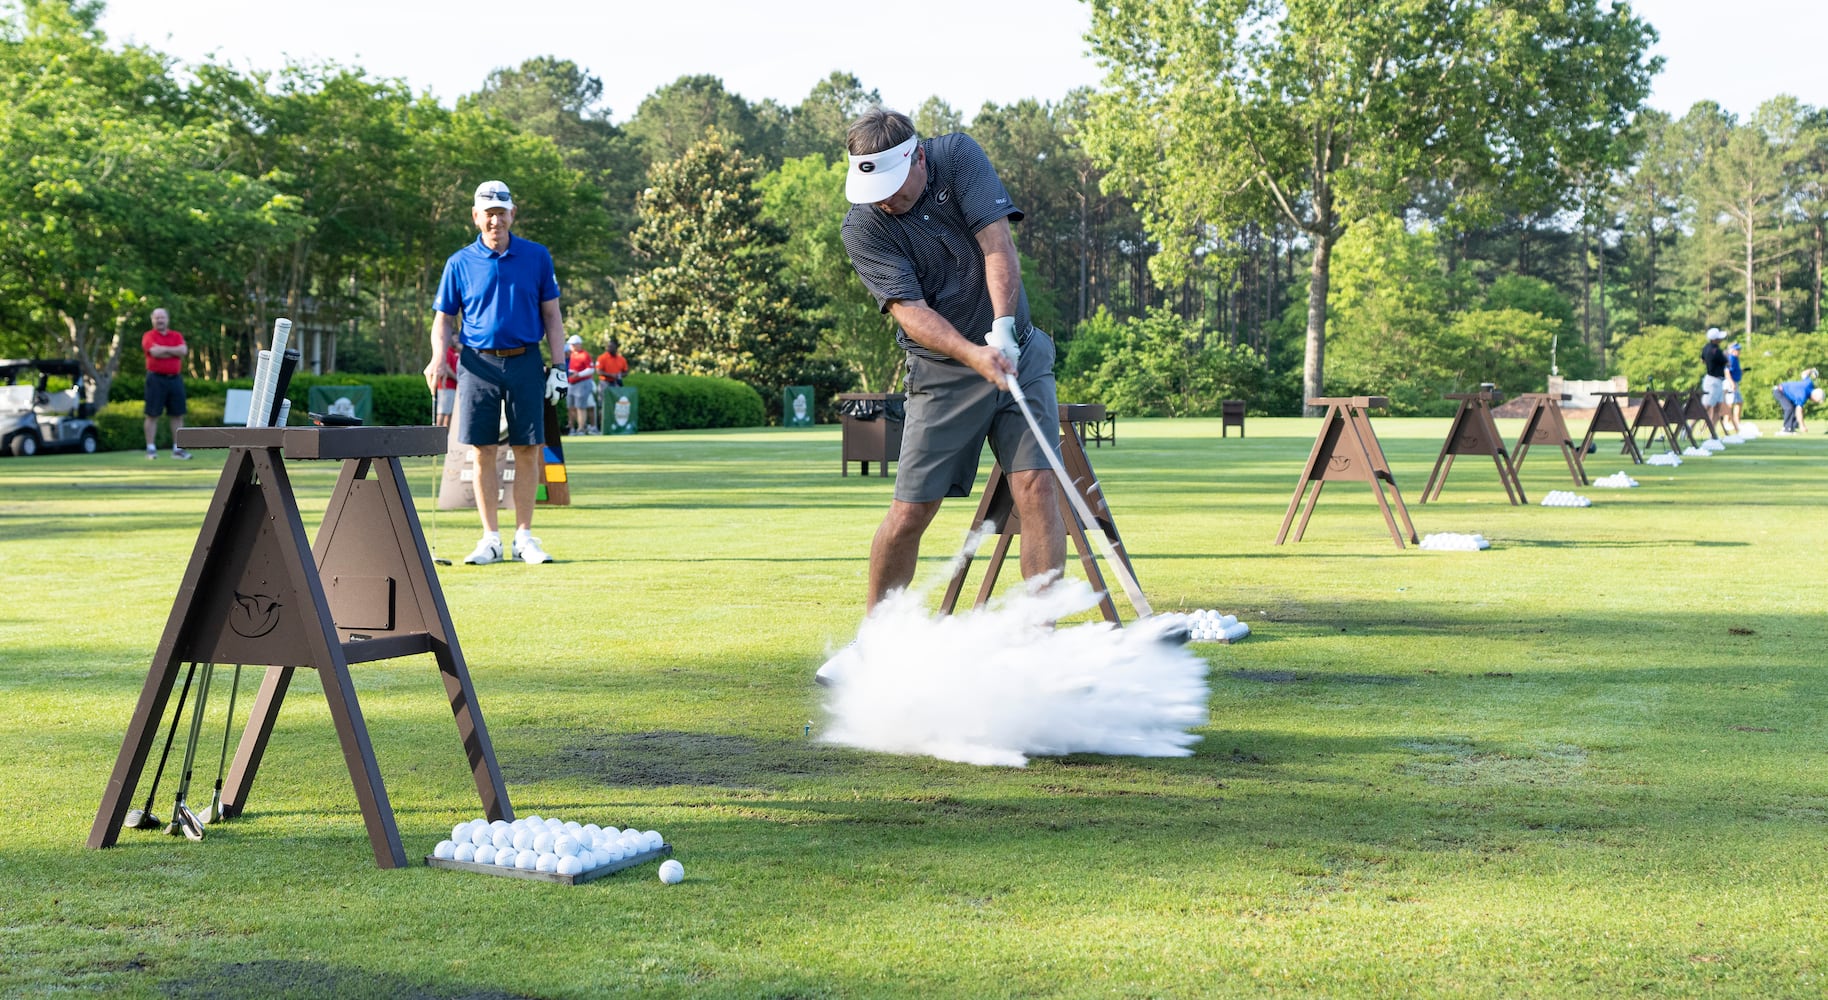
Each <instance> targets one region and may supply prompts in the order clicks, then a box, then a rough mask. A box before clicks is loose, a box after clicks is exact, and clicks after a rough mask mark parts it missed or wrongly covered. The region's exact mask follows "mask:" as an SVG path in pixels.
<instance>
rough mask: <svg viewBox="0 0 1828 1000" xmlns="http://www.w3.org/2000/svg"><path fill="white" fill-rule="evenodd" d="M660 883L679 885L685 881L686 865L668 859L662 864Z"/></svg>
mask: <svg viewBox="0 0 1828 1000" xmlns="http://www.w3.org/2000/svg"><path fill="white" fill-rule="evenodd" d="M660 881H662V882H665V883H666V884H667V885H678V884H679V883H680V882H683V881H685V865H682V864H680V863H679V862H677V861H674V860H673V859H672V858H668V859H667V860H665V861H662V862H661V863H660Z"/></svg>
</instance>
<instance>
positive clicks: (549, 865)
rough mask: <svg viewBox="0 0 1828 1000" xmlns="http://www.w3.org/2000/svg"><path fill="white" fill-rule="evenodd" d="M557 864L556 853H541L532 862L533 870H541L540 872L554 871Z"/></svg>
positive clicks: (557, 857)
mask: <svg viewBox="0 0 1828 1000" xmlns="http://www.w3.org/2000/svg"><path fill="white" fill-rule="evenodd" d="M558 866H559V856H558V855H556V854H541V855H540V856H539V857H538V858H537V859H536V860H535V861H534V862H533V869H534V871H542V872H551V871H556V870H557V869H558Z"/></svg>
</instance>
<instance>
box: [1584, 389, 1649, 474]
mask: <svg viewBox="0 0 1828 1000" xmlns="http://www.w3.org/2000/svg"><path fill="white" fill-rule="evenodd" d="M1596 395H1597V396H1598V397H1599V406H1598V408H1596V409H1595V410H1594V411H1593V419H1592V420H1590V421H1588V423H1587V436H1586V437H1583V438H1581V441H1580V453H1581V454H1582V455H1585V454H1587V453H1588V452H1590V451H1592V450H1593V437H1594V435H1596V434H1598V433H1600V432H1601V431H1608V432H1616V433H1618V434H1622V435H1624V436H1625V447H1624V448H1622V449H1620V450H1621V451H1622V452H1623V453H1624V454H1626V455H1630V456H1631V462H1632V464H1633V465H1643V464H1644V454H1643V453H1642V452H1640V451H1638V441H1637V427H1636V425H1635V424H1633V423H1632V422H1631V421H1630V420H1628V419H1626V417H1625V411H1624V410H1623V409H1622V408H1621V407H1620V405H1619V399H1620V398H1621V397H1623V398H1625V399H1626V400H1627V401H1629V400H1630V398H1631V396H1632V393H1629V392H1601V393H1596ZM1652 405H1654V404H1652ZM1642 412H1643V408H1642V407H1639V414H1640V415H1642ZM1651 438H1652V440H1655V438H1656V432H1655V431H1652V432H1651Z"/></svg>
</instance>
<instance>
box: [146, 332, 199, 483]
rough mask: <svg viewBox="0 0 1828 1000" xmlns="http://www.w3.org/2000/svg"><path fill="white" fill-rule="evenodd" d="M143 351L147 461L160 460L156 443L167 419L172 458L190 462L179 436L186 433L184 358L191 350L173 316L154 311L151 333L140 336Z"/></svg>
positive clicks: (188, 454)
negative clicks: (161, 419) (173, 325)
mask: <svg viewBox="0 0 1828 1000" xmlns="http://www.w3.org/2000/svg"><path fill="white" fill-rule="evenodd" d="M140 350H141V351H142V352H144V353H145V355H146V457H147V458H158V457H159V447H158V445H157V444H155V443H154V441H155V439H156V438H157V437H158V430H159V417H160V416H161V415H164V416H168V417H170V418H171V457H172V458H189V457H190V452H188V451H185V450H184V449H182V448H180V447H178V432H179V431H181V430H183V429H184V411H185V406H184V374H183V372H184V356H185V355H187V354H189V353H190V348H189V347H187V346H186V345H185V343H184V335H183V334H181V333H179V332H178V331H176V330H173V329H172V328H171V314H170V313H167V312H166V311H165V310H163V309H154V310H153V311H152V329H150V330H147V331H146V332H145V333H144V334H142V335H141V337H140Z"/></svg>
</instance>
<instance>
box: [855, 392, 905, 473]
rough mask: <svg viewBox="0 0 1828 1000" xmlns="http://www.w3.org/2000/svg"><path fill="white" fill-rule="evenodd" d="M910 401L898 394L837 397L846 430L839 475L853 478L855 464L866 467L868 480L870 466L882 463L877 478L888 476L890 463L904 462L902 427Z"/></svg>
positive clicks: (859, 394)
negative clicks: (901, 459)
mask: <svg viewBox="0 0 1828 1000" xmlns="http://www.w3.org/2000/svg"><path fill="white" fill-rule="evenodd" d="M907 398H908V397H907V396H905V395H903V394H902V393H899V392H847V393H844V394H842V395H840V396H839V397H838V415H839V418H840V420H839V423H840V424H841V425H842V427H843V428H844V458H843V460H842V461H840V462H839V463H838V470H839V474H840V475H845V476H848V475H850V474H851V463H852V462H861V463H863V469H862V472H863V475H866V476H867V475H869V474H870V463H871V462H879V463H881V464H880V466H879V468H880V470H881V471H880V472H879V473H878V475H881V476H887V475H888V474H889V463H890V462H894V461H899V460H900V458H901V424H902V420H903V418H904V417H905V416H906V411H905V410H904V409H903V404H904V403H905V401H906V400H907Z"/></svg>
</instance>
